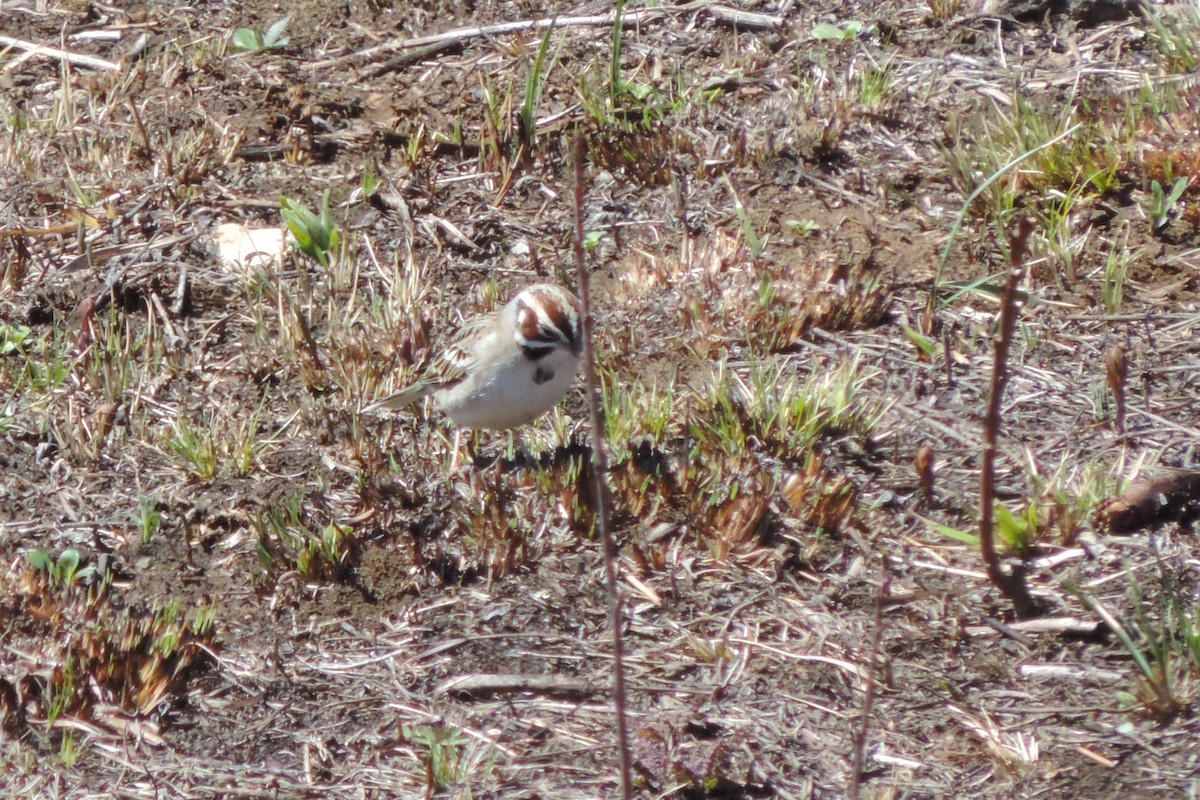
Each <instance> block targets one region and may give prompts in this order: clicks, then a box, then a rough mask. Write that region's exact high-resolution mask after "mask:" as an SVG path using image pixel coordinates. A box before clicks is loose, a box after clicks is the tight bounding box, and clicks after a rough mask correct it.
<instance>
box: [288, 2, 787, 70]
mask: <svg viewBox="0 0 1200 800" xmlns="http://www.w3.org/2000/svg"><path fill="white" fill-rule="evenodd" d="M700 11H707V12H709V13H710V14H711V15H712V17H713V19H714V20H715V21H717V22H718V23H722V24H725V25H732V26H734V27H737V28H741V29H743V30H773V29H775V28H779V27H781V26H782V25H783V20H782V19H781V18H780V17H773V16H770V15H768V14H757V13H752V12H748V11H740V10H738V9H734V8H729V7H727V6H722V5H718V4H714V3H710V2H706V0H699V1H698V2H692V3H684V4H682V5H677V6H660V7H658V8H644V9H641V10H638V11H630V12H625V13H622V14H620V16H619V19H620V22H621V26H622V27H626V26H629V25H638V24H641V23H644V22H650V21H651V20H656V19H660V18H662V17H667V16H671V15H674V14H694V13H697V12H700ZM617 19H618V14H617V12H616V11H615V10H614V11H611V12H609V13H607V14H592V15H588V16H581V17H542V18H541V19H527V20H518V21H516V22H502V23H499V24H497V25H483V26H479V27H470V28H455V29H454V30H450V31H445V32H443V33H435V34H432V35H430V36H418V37H416V38H415V39H404V40H401V41H392V42H386V43H384V44H381V45H376V46H375V47H369V48H367V49H366V50H359V51H357V52H354V53H347V54H346V55H342V56H337V57H336V58H327V59H325V60H324V61H315V62H313V63H311V64H306V65H305V66H306V67H307V68H308V69H324V68H326V67H337V66H344V65H345V64H348V63H351V62H353V61H370V60H372V59H374V58H376V57H378V56H382V55H386V54H388V53H394V52H397V51H404V50H412V49H420V51H421V52H420V57H421V58H428V57H430V56H433V55H436V54H437V53H439V52H441V51H443V50H447V49H449V48H451V47H456V46H458V45H461V44H462V43H463V42H466V41H469V40H471V39H480V38H489V37H493V36H501V35H503V34H506V33H515V32H518V31H544V30H545V29H546V28H549V27H551V26H553V27H555V28H595V27H607V26H611V25H613V24H614V23H615V22H616V21H617ZM410 61H411V59H408V58H404V59H403V60H402V61H401V62H399V64H398V63H396V62H394V61H389V62H387V63H386V64H385V65H383V66H382V67H381V69H382V70H383V71H385V72H386V71H388V70H391V69H397V68H399V66H401V65H403V64H405V63H409V62H410Z"/></svg>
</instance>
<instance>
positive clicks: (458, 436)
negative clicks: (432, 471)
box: [450, 428, 462, 472]
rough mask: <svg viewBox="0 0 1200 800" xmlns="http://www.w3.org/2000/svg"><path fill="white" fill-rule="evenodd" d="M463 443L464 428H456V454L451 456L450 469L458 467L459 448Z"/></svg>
mask: <svg viewBox="0 0 1200 800" xmlns="http://www.w3.org/2000/svg"><path fill="white" fill-rule="evenodd" d="M461 445H462V428H455V429H454V455H453V456H451V457H450V471H451V472H454V470H456V469H458V448H459V447H460V446H461Z"/></svg>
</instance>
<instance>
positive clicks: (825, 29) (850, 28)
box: [812, 20, 864, 42]
mask: <svg viewBox="0 0 1200 800" xmlns="http://www.w3.org/2000/svg"><path fill="white" fill-rule="evenodd" d="M863 30H864V26H863V24H862V23H861V22H859V21H858V20H850V21H849V22H847V23H845V24H843V25H832V24H830V23H828V22H818V23H817V24H816V25H813V27H812V37H813V38H814V39H816V40H817V41H821V42H850V41H853V40H855V39H857V38H858V36H859V34H861V33H862V32H863Z"/></svg>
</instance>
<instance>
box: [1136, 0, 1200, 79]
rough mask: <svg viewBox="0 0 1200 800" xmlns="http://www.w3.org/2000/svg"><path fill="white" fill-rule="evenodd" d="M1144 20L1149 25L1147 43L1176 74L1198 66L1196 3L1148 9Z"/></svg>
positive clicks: (1199, 9) (1199, 40)
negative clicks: (1152, 46) (1148, 42)
mask: <svg viewBox="0 0 1200 800" xmlns="http://www.w3.org/2000/svg"><path fill="white" fill-rule="evenodd" d="M1146 19H1147V21H1148V22H1149V23H1150V29H1151V30H1150V37H1149V38H1150V41H1151V42H1152V43H1153V45H1154V47H1155V48H1156V49H1157V50H1158V52H1159V54H1160V55H1162V57H1163V59H1164V60H1165V61H1166V62H1167V69H1168V70H1169V71H1170V72H1173V73H1175V74H1184V73H1191V72H1195V71H1196V68H1197V67H1200V6H1198V5H1196V4H1195V3H1178V4H1172V5H1171V7H1170V8H1164V7H1160V6H1151V7H1148V8H1147V11H1146Z"/></svg>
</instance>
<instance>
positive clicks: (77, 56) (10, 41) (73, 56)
mask: <svg viewBox="0 0 1200 800" xmlns="http://www.w3.org/2000/svg"><path fill="white" fill-rule="evenodd" d="M0 46H3V47H15V48H17V49H18V50H25V51H26V52H28V54H29V55H28V56H24V57H23V58H28V57H29V56H49V57H50V58H57V59H59V60H60V61H66V62H67V63H68V64H74V65H75V66H77V67H91V68H92V69H104V70H108V71H109V72H116V71H117V70H119V69H120V68H121V65H120V64H118V63H116V62H115V61H108V60H106V59H103V58H97V57H96V56H88V55H84V54H82V53H71V52H68V51H66V50H59V49H58V48H57V47H46V46H45V45H42V44H38V43H37V42H27V41H25V40H24V39H14V38H12V37H11V36H0Z"/></svg>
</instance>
